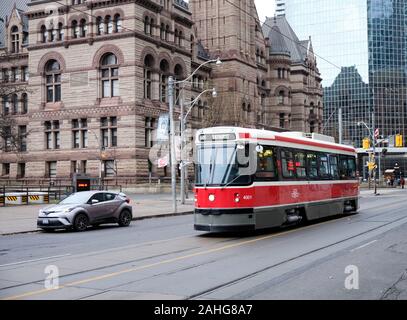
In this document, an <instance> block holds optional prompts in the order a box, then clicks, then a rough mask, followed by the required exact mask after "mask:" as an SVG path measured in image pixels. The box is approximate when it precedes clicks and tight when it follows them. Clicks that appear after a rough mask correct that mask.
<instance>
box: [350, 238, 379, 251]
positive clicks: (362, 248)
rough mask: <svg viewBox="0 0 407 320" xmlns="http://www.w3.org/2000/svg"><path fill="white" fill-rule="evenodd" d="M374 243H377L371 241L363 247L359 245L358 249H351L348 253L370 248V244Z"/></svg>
mask: <svg viewBox="0 0 407 320" xmlns="http://www.w3.org/2000/svg"><path fill="white" fill-rule="evenodd" d="M375 242H377V240H373V241H370V242H368V243H365V244H364V245H361V246H360V247H357V248H354V249H352V250H351V251H350V252H354V251H357V250H360V249H363V248H366V247H367V246H370V245H371V244H373V243H375Z"/></svg>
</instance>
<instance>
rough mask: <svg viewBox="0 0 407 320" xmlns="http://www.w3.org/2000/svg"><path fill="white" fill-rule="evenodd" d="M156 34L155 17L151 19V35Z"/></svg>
mask: <svg viewBox="0 0 407 320" xmlns="http://www.w3.org/2000/svg"><path fill="white" fill-rule="evenodd" d="M153 35H154V19H151V20H150V36H153Z"/></svg>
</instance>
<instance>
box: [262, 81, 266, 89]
mask: <svg viewBox="0 0 407 320" xmlns="http://www.w3.org/2000/svg"><path fill="white" fill-rule="evenodd" d="M261 86H262V87H263V88H265V87H266V81H264V80H263V81H262V82H261Z"/></svg>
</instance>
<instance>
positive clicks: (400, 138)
mask: <svg viewBox="0 0 407 320" xmlns="http://www.w3.org/2000/svg"><path fill="white" fill-rule="evenodd" d="M402 147H403V136H402V135H401V134H397V135H396V148H402Z"/></svg>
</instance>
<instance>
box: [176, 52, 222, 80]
mask: <svg viewBox="0 0 407 320" xmlns="http://www.w3.org/2000/svg"><path fill="white" fill-rule="evenodd" d="M209 63H216V65H217V66H219V65H221V64H222V61H220V59H219V58H217V59H215V60H208V61H206V62H204V63H202V64H201V65H200V66H199V67H198V68H196V69H195V71H194V72H192V73H191V75H190V76H189V77H188V78H186V79H184V80H180V81H174V82H173V83H174V84H178V83H184V82H187V81H188V80H189V79H191V78H192V77H193V76H194V75H195V74H196V73H197V72H198V70H199V69H201V68H202V67H203V66H205V65H207V64H209Z"/></svg>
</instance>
